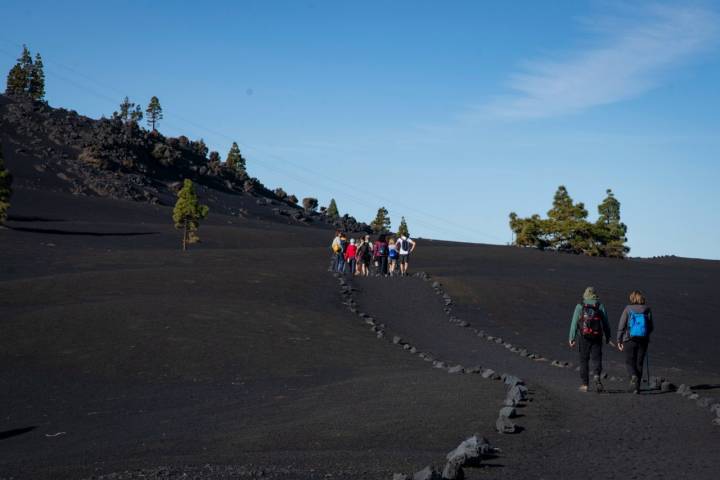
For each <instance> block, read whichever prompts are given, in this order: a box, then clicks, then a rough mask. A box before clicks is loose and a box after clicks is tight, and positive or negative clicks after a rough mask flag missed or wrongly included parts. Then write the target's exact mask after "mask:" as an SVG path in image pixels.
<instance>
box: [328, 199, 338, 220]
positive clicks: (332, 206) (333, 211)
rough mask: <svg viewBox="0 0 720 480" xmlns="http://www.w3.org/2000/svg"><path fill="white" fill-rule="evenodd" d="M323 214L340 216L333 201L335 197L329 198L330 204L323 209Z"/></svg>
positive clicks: (332, 216)
mask: <svg viewBox="0 0 720 480" xmlns="http://www.w3.org/2000/svg"><path fill="white" fill-rule="evenodd" d="M325 215H327V216H328V217H330V218H338V217H339V216H340V212H339V211H338V207H337V203H335V199H334V198H331V199H330V204H329V205H328V207H327V210H325Z"/></svg>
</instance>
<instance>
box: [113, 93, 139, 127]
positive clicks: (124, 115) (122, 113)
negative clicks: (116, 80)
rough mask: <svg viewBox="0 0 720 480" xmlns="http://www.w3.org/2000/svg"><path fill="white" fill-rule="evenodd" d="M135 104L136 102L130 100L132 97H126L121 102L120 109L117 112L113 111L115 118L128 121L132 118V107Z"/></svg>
mask: <svg viewBox="0 0 720 480" xmlns="http://www.w3.org/2000/svg"><path fill="white" fill-rule="evenodd" d="M134 106H135V104H134V103H131V102H130V99H129V98H128V97H125V99H123V101H122V102H120V105H119V108H120V109H119V110H118V111H116V112H113V114H112V116H113V118H115V119H118V120H122V121H123V122H127V121H128V120H129V119H130V109H131V108H133V107H134Z"/></svg>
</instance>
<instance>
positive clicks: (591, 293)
mask: <svg viewBox="0 0 720 480" xmlns="http://www.w3.org/2000/svg"><path fill="white" fill-rule="evenodd" d="M583 298H589V299H591V300H597V299H598V298H599V297H598V294H597V292H596V291H595V287H587V288H586V289H585V293H583Z"/></svg>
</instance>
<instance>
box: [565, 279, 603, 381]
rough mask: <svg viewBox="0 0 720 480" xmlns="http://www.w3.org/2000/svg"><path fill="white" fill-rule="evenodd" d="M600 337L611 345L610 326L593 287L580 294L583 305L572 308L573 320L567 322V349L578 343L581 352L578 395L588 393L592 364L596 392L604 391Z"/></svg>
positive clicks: (601, 340) (579, 304) (601, 341)
mask: <svg viewBox="0 0 720 480" xmlns="http://www.w3.org/2000/svg"><path fill="white" fill-rule="evenodd" d="M603 337H604V340H605V343H609V344H611V345H612V342H611V341H610V339H611V338H612V337H611V336H610V323H609V322H608V317H607V311H606V310H605V305H603V304H602V303H600V297H599V296H598V294H597V292H596V291H595V288H593V287H587V288H586V289H585V293H583V299H582V303H578V304H577V305H576V306H575V311H574V312H573V317H572V321H571V322H570V336H569V337H568V344H569V345H570V348H572V347H574V346H575V344H576V343H577V344H578V349H579V351H580V378H581V379H582V382H583V383H582V385H580V391H581V392H587V391H588V385H589V383H590V381H589V380H590V374H589V368H588V367H589V363H590V360H591V359H592V363H593V382H594V383H595V390H596V391H597V392H598V393H599V392H602V391H603V384H602V382H601V381H600V375H601V374H602V347H603Z"/></svg>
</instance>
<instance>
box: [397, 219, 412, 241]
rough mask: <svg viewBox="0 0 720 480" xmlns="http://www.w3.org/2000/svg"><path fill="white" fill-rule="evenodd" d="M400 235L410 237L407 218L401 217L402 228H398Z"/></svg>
mask: <svg viewBox="0 0 720 480" xmlns="http://www.w3.org/2000/svg"><path fill="white" fill-rule="evenodd" d="M398 235H400V236H401V237H402V236H405V237H409V236H410V232H409V231H408V226H407V222H405V217H400V226H399V227H398Z"/></svg>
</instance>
